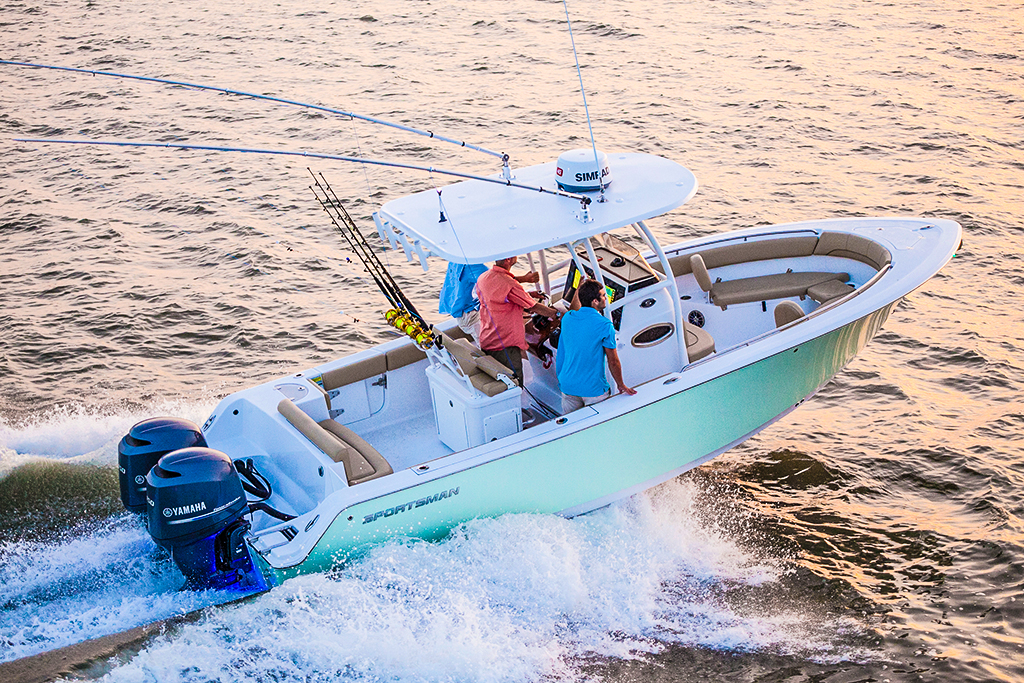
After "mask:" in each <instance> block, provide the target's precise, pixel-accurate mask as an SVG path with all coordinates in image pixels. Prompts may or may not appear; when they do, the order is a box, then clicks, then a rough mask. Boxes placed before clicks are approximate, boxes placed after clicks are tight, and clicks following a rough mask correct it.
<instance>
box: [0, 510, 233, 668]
mask: <svg viewBox="0 0 1024 683" xmlns="http://www.w3.org/2000/svg"><path fill="white" fill-rule="evenodd" d="M182 583H183V578H182V576H181V574H180V573H179V572H178V570H177V569H176V568H175V567H174V565H173V564H172V563H171V562H170V560H169V559H168V558H167V557H166V555H164V554H163V553H162V552H160V551H159V550H157V548H156V546H155V545H154V544H153V541H152V540H151V539H150V538H149V535H148V534H147V533H146V531H145V529H143V527H142V524H141V521H140V520H138V519H137V518H135V517H133V516H131V515H128V514H125V515H124V516H123V517H121V518H117V519H113V520H110V521H109V522H108V524H107V525H106V526H105V527H103V528H102V529H99V530H98V531H96V532H94V533H92V534H88V535H86V536H84V537H81V538H76V539H74V540H70V541H67V542H62V543H48V544H44V543H32V542H11V541H5V542H3V543H0V607H2V609H3V614H4V619H3V621H2V622H0V642H3V643H4V646H5V647H4V648H3V650H2V653H3V654H2V655H0V660H10V659H17V658H19V657H26V656H29V655H32V654H36V653H38V652H43V651H47V650H52V649H55V648H59V647H62V646H65V645H70V644H72V643H77V642H81V641H83V640H88V639H90V638H96V637H99V636H103V635H107V634H109V633H116V632H119V631H123V630H126V629H129V628H133V627H135V626H141V625H143V624H147V623H150V622H152V621H156V620H158V619H162V618H165V617H168V616H171V615H174V614H180V613H183V612H188V611H191V610H193V609H197V608H198V607H202V606H205V605H208V604H214V603H216V602H220V601H222V600H223V596H220V595H216V594H212V593H211V594H204V593H193V592H189V591H179V590H178V588H179V587H180V586H181V585H182Z"/></svg>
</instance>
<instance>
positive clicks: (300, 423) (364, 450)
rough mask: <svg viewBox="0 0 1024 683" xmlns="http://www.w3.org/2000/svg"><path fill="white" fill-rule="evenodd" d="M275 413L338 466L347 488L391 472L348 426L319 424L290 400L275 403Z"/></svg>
mask: <svg viewBox="0 0 1024 683" xmlns="http://www.w3.org/2000/svg"><path fill="white" fill-rule="evenodd" d="M277 412H279V413H281V415H283V416H284V418H285V419H286V420H288V422H289V423H290V424H291V425H292V426H293V427H295V429H297V430H298V431H299V433H300V434H302V435H303V436H305V437H306V438H307V439H309V440H310V441H311V442H312V443H313V445H314V446H316V447H317V448H319V449H320V450H321V451H323V452H324V453H325V454H326V455H327V457H329V458H330V459H331V460H333V461H334V462H340V463H342V465H343V467H344V468H345V476H346V478H347V479H348V483H349V486H352V485H354V484H361V483H363V482H364V481H370V480H371V479H376V478H377V477H383V476H385V475H388V474H391V473H392V472H393V471H394V470H393V469H391V465H390V464H388V461H387V460H386V459H385V458H384V456H383V455H381V454H380V453H379V452H378V451H377V449H375V448H374V447H373V446H371V445H370V444H369V443H367V442H366V441H365V440H364V439H363V438H362V437H360V436H359V435H358V434H356V433H355V432H353V431H352V430H351V429H349V428H348V427H346V426H344V425H342V424H339V423H337V422H335V421H334V420H323V421H322V422H320V423H319V424H318V423H317V422H316V421H314V420H313V418H311V417H310V416H309V415H307V414H306V413H304V412H302V409H301V408H299V407H298V406H297V405H295V403H294V402H292V401H291V400H290V399H287V398H286V399H282V400H281V402H280V403H278V404H277Z"/></svg>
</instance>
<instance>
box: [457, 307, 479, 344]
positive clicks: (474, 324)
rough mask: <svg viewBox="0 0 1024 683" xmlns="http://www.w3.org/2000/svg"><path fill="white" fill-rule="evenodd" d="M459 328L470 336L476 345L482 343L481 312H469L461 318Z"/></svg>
mask: <svg viewBox="0 0 1024 683" xmlns="http://www.w3.org/2000/svg"><path fill="white" fill-rule="evenodd" d="M458 322H459V328H460V329H461V330H462V331H463V332H465V333H466V334H468V335H469V336H470V339H471V340H472V341H473V343H474V344H479V343H480V311H479V310H473V311H467V312H466V313H463V314H462V315H461V316H459V319H458Z"/></svg>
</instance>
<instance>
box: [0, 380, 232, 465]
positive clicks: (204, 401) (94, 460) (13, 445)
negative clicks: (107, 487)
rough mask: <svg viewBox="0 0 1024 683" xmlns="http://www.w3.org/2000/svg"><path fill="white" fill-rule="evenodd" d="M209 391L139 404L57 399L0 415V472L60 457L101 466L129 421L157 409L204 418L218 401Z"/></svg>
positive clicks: (112, 458) (110, 461) (113, 455)
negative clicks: (40, 408)
mask: <svg viewBox="0 0 1024 683" xmlns="http://www.w3.org/2000/svg"><path fill="white" fill-rule="evenodd" d="M216 402H217V399H216V398H214V397H213V396H210V395H203V396H200V397H198V398H176V399H174V398H169V399H161V400H160V401H158V402H156V403H154V404H152V405H148V406H145V407H139V408H131V409H129V408H122V409H118V410H113V411H111V410H110V409H109V408H99V407H89V406H84V405H78V404H66V405H59V406H55V407H53V408H51V409H50V410H48V411H45V412H43V413H42V414H40V415H38V416H35V417H32V418H30V419H29V420H27V421H25V422H23V423H21V424H18V425H11V424H8V423H6V422H3V421H0V477H3V476H6V475H7V474H9V473H10V472H11V470H13V469H15V468H17V467H19V466H21V465H24V464H26V463H29V462H35V461H40V460H43V461H46V460H60V461H64V462H76V463H87V464H95V465H103V466H108V465H109V466H114V465H116V464H117V443H118V441H120V439H121V437H122V436H124V434H125V433H126V432H127V431H128V430H129V429H131V427H132V425H134V424H135V423H137V422H139V421H141V420H144V419H146V418H149V417H154V416H157V415H174V416H177V417H184V418H186V419H189V420H192V421H193V422H196V423H197V424H202V423H203V421H204V420H205V419H206V417H207V416H208V415H209V414H210V412H211V411H212V410H213V408H214V407H215V406H216Z"/></svg>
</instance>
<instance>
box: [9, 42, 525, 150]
mask: <svg viewBox="0 0 1024 683" xmlns="http://www.w3.org/2000/svg"><path fill="white" fill-rule="evenodd" d="M0 64H6V65H8V66H27V67H31V68H34V69H52V70H54V71H70V72H72V73H82V74H90V75H92V76H112V77H114V78H126V79H131V80H136V81H146V82H148V83H161V84H163V85H180V86H183V87H186V88H196V89H197V90H212V91H214V92H222V93H226V94H228V95H240V96H242V97H252V98H253V99H257V100H267V101H268V102H277V103H279V104H287V105H291V106H293V107H303V108H305V109H315V110H317V111H324V112H328V113H330V114H339V115H341V116H348V117H349V118H353V119H359V120H360V121H368V122H370V123H376V124H379V125H382V126H390V127H391V128H397V129H398V130H402V131H405V132H407V133H415V134H416V135H423V136H425V137H428V138H432V139H435V140H440V141H442V142H449V143H451V144H453V145H458V146H459V147H465V148H467V149H472V150H475V151H477V152H483V153H484V154H490V155H491V156H494V157H498V158H499V159H501V160H502V163H503V165H504V167H507V166H508V155H507V154H505V153H503V152H495V151H494V150H490V149H487V148H486V147H480V146H478V145H471V144H470V143H468V142H465V141H463V140H455V139H453V138H448V137H445V136H443V135H438V134H437V133H435V132H433V131H430V130H421V129H419V128H413V127H411V126H404V125H402V124H400V123H394V122H392V121H386V120H384V119H378V118H374V117H373V116H363V115H361V114H354V113H352V112H349V111H342V110H340V109H332V108H331V107H324V106H321V105H318V104H310V103H308V102H299V101H296V100H287V99H284V98H282V97H274V96H272V95H259V94H257V93H251V92H245V91H243V90H231V89H229V88H221V87H218V86H215V85H202V84H200V83H187V82H185V81H172V80H170V79H167V78H154V77H151V76H133V75H132V74H119V73H114V72H112V71H94V70H92V69H78V68H75V67H72V66H53V65H49V64H31V63H29V62H15V61H11V60H8V59H0Z"/></svg>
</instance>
